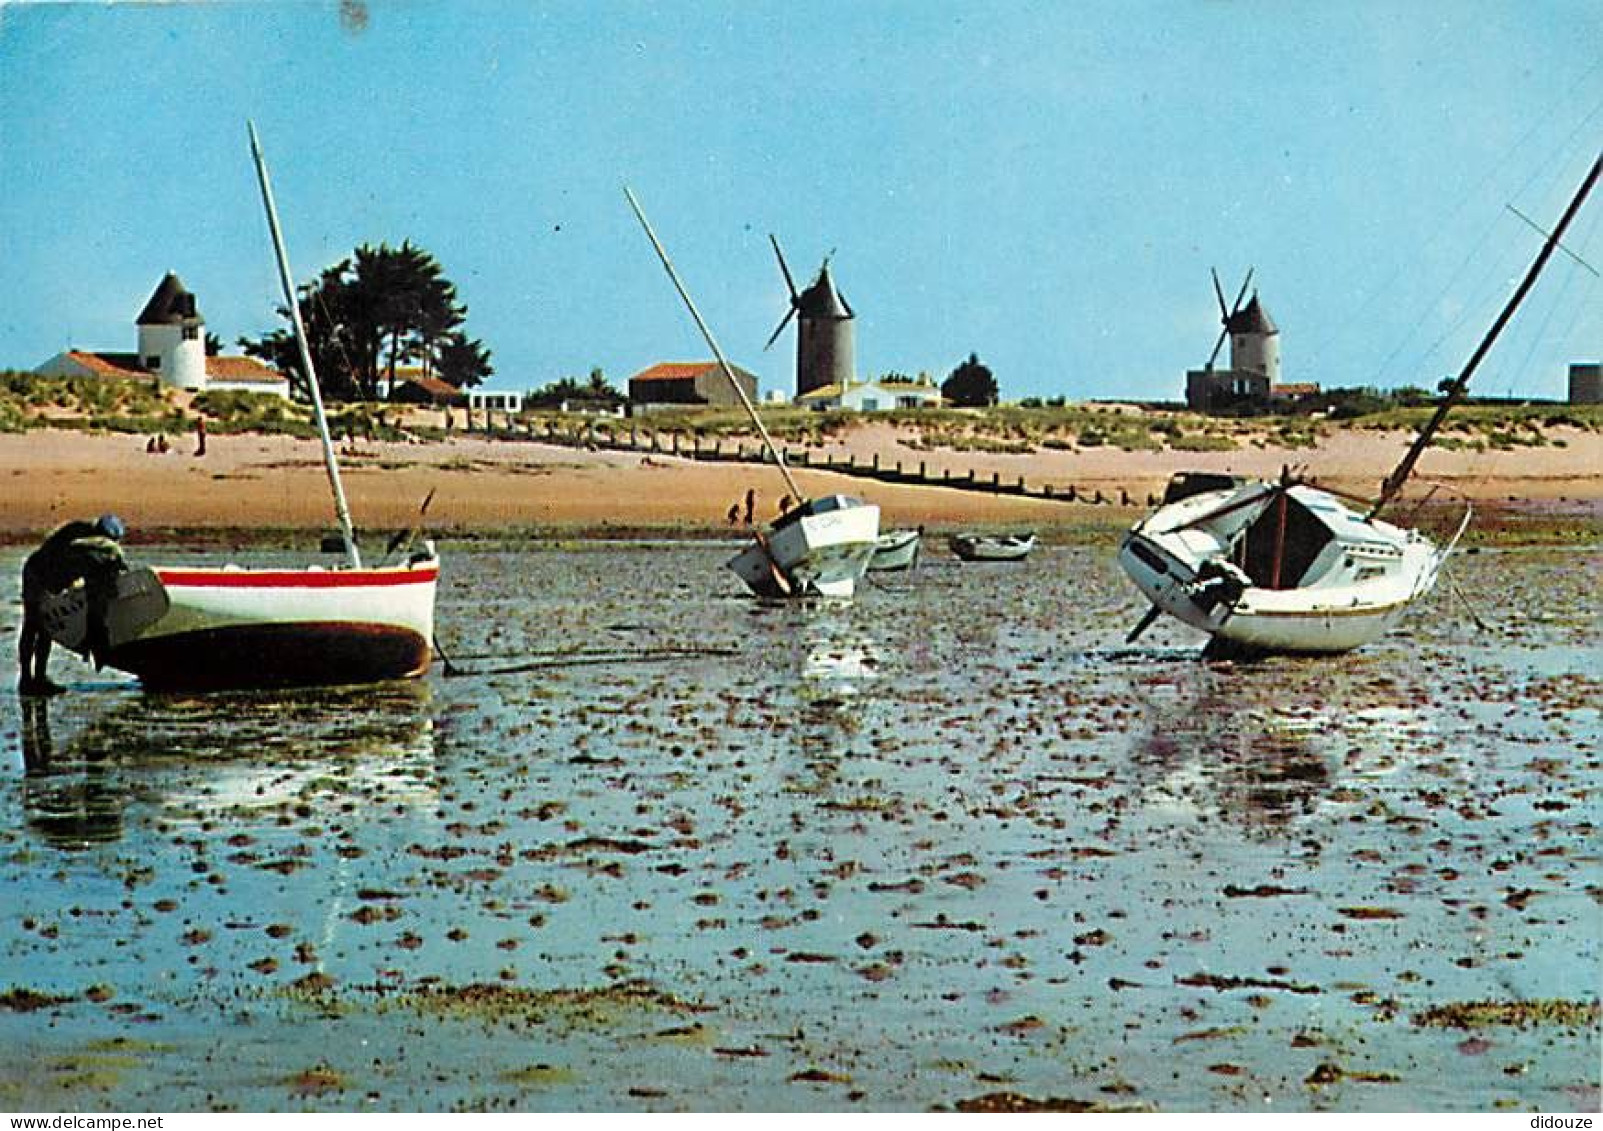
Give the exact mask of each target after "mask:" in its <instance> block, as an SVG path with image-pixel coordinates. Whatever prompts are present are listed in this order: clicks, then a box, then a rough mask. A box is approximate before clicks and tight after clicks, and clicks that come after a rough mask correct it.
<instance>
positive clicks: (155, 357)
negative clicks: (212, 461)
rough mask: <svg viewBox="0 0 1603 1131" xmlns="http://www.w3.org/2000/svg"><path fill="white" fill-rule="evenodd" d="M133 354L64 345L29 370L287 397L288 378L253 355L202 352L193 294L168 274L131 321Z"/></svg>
mask: <svg viewBox="0 0 1603 1131" xmlns="http://www.w3.org/2000/svg"><path fill="white" fill-rule="evenodd" d="M135 325H136V326H137V327H138V331H139V336H138V346H139V348H138V350H137V351H136V352H134V353H120V352H109V351H105V350H83V349H77V348H75V347H69V348H68V349H65V350H63V351H62V352H61V353H58V354H57V355H56V356H55V357H52V358H51V359H50V360H49V361H46V362H45V363H44V364H43V365H41V366H39V367H38V368H37V369H35V370H34V372H35V373H37V374H39V375H40V376H41V377H145V378H149V377H155V378H157V379H159V380H160V381H161V383H162V384H164V385H170V386H171V387H173V388H175V389H187V390H190V391H192V392H204V391H206V390H217V391H220V392H229V391H233V392H247V393H270V394H272V395H274V396H279V397H283V398H284V399H286V400H288V399H289V381H288V380H286V379H285V377H284V375H283V374H282V373H279V372H278V371H277V370H275V369H272V368H270V367H269V366H266V365H263V364H262V363H261V362H260V361H257V360H256V359H255V358H253V357H237V356H235V357H223V356H217V357H208V356H206V321H205V319H204V318H202V317H201V314H200V310H199V309H198V308H197V306H196V304H195V296H194V295H192V294H190V293H189V292H188V291H187V290H185V289H184V284H183V283H181V282H180V281H179V279H178V276H177V275H175V274H173V273H172V272H170V271H169V272H168V273H167V275H166V277H165V278H163V279H162V281H161V283H160V284H158V285H157V287H156V292H155V293H154V294H152V295H151V296H150V301H149V302H147V303H145V308H144V309H143V310H142V311H140V312H139V317H138V318H137V319H136V320H135Z"/></svg>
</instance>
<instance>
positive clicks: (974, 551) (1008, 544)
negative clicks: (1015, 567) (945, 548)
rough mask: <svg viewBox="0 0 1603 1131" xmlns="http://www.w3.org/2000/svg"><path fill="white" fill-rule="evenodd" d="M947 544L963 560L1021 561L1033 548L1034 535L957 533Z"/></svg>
mask: <svg viewBox="0 0 1603 1131" xmlns="http://www.w3.org/2000/svg"><path fill="white" fill-rule="evenodd" d="M948 545H949V546H950V547H951V549H952V553H954V554H956V555H957V556H958V557H959V558H961V559H962V560H963V561H965V562H1021V561H1023V560H1024V559H1025V558H1027V557H1029V556H1030V551H1031V550H1033V549H1035V535H1033V534H1029V535H1022V536H1020V535H1009V536H1007V537H996V536H991V535H984V534H957V535H954V536H953V537H952V539H951V540H950V542H948Z"/></svg>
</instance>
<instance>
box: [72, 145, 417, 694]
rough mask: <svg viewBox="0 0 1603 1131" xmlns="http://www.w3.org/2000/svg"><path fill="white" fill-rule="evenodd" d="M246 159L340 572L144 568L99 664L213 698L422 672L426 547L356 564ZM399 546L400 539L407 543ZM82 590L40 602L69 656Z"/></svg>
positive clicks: (313, 388) (279, 249) (82, 618)
mask: <svg viewBox="0 0 1603 1131" xmlns="http://www.w3.org/2000/svg"><path fill="white" fill-rule="evenodd" d="M248 128H249V132H250V143H251V154H252V157H253V159H254V161H255V164H256V173H257V179H258V181H259V183H260V185H261V191H262V203H263V206H264V208H265V209H266V212H267V223H268V228H269V230H270V232H271V235H272V239H273V250H274V253H275V255H276V258H277V264H278V274H279V282H280V284H281V285H282V288H283V292H284V303H285V306H286V307H287V308H288V309H289V312H290V319H291V322H292V323H293V325H294V330H295V340H296V343H297V345H298V347H299V349H300V357H301V364H302V366H303V367H304V369H305V373H306V377H307V385H308V388H309V390H310V392H311V398H312V408H313V412H314V415H315V416H316V419H317V428H318V435H319V437H320V439H321V441H322V447H323V463H324V468H325V470H326V471H327V473H328V479H329V485H330V487H331V489H332V491H333V495H334V508H335V513H336V516H337V518H338V521H339V526H340V532H341V536H342V538H343V541H344V544H345V556H346V565H345V567H344V568H338V569H327V568H324V567H322V566H311V567H309V568H305V569H281V568H265V569H262V568H256V569H247V568H242V567H239V566H234V565H229V566H221V567H212V566H154V567H148V568H143V569H134V570H130V571H129V572H128V573H125V574H122V575H121V576H119V577H118V578H117V579H116V587H115V591H114V593H113V595H112V596H111V600H110V604H109V608H108V609H107V610H106V611H105V614H104V621H105V624H104V628H105V644H106V648H105V651H104V654H103V655H101V656H100V657H98V658H99V659H100V660H101V661H102V662H104V663H105V664H107V665H108V666H110V667H113V668H116V669H118V670H120V671H125V672H128V673H129V674H131V675H134V676H137V677H138V678H139V680H140V682H141V683H143V684H144V685H145V686H146V687H147V688H151V689H184V690H217V689H225V688H262V687H292V686H309V685H326V684H347V683H370V682H375V681H378V680H387V679H404V678H411V677H416V676H420V675H422V674H423V673H424V672H425V671H427V670H428V667H429V662H430V659H431V655H432V653H431V644H432V641H433V639H434V597H435V589H436V586H437V584H438V582H439V576H440V563H439V558H438V556H437V555H436V554H435V552H434V548H433V546H432V544H430V543H429V542H428V541H427V540H424V541H423V542H421V543H420V544H419V545H418V546H417V547H416V548H415V549H414V548H413V547H412V546H411V545H410V544H407V545H403V546H402V547H400V548H399V558H400V560H399V561H397V562H395V563H394V564H388V565H381V566H378V567H374V568H369V567H364V566H363V565H362V559H361V554H360V552H359V551H358V549H357V545H356V537H355V533H354V531H353V529H352V525H351V516H350V510H349V508H348V507H347V505H346V502H345V491H344V487H343V485H342V484H341V482H340V475H339V463H338V461H337V460H336V458H335V455H334V445H333V441H332V439H331V437H330V435H329V430H328V419H327V416H326V414H325V413H324V410H323V398H322V392H321V390H320V388H319V386H318V382H317V374H316V372H315V370H314V369H313V366H312V358H311V350H310V348H309V347H308V345H307V341H306V329H305V327H304V326H303V325H302V323H301V316H300V304H299V303H298V302H297V300H296V295H295V286H294V281H293V276H291V274H290V270H289V261H288V257H287V256H286V254H285V251H284V241H283V237H282V235H281V233H280V231H279V225H278V212H277V209H276V208H275V206H274V204H273V194H272V186H271V184H270V182H269V180H268V176H267V165H266V162H265V161H264V160H263V158H262V151H261V146H260V144H259V142H258V141H257V137H256V129H255V127H254V126H249V127H248ZM408 542H410V539H409V540H408ZM88 606H89V599H88V596H87V594H86V592H85V591H84V589H83V588H82V587H79V588H77V589H73V590H69V591H68V592H67V593H65V594H61V595H59V596H58V597H56V598H53V599H51V600H50V601H48V602H47V606H46V608H45V610H44V614H45V618H46V624H47V628H48V629H49V631H50V632H51V635H52V637H53V638H54V639H56V640H57V641H59V642H60V643H62V644H63V645H65V646H66V647H68V648H72V649H75V650H82V649H83V648H84V647H85V644H86V639H87V621H88Z"/></svg>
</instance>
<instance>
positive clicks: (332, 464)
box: [245, 120, 362, 569]
mask: <svg viewBox="0 0 1603 1131" xmlns="http://www.w3.org/2000/svg"><path fill="white" fill-rule="evenodd" d="M245 128H246V129H247V130H249V131H250V153H251V157H252V158H253V159H254V160H255V162H256V179H257V181H259V182H260V183H261V186H262V204H264V205H265V206H266V208H267V227H268V230H269V231H271V232H272V235H273V252H274V254H275V255H276V256H277V257H278V281H279V283H280V284H281V285H282V286H283V288H284V305H285V306H287V307H288V308H289V318H290V322H291V323H292V324H293V325H294V327H295V345H296V346H297V347H298V348H299V349H300V355H301V368H302V369H303V370H305V372H306V388H307V390H308V391H309V392H310V393H311V395H312V414H313V415H314V416H315V417H316V418H317V435H318V438H319V439H320V440H322V442H323V468H324V470H325V471H327V472H328V485H329V486H330V487H331V488H333V490H334V515H335V517H336V518H338V519H339V524H340V536H341V537H342V538H343V539H344V540H345V558H346V560H347V561H349V562H350V564H351V568H352V569H361V568H362V555H361V552H360V551H359V550H357V548H356V532H355V530H354V529H352V527H351V510H350V507H348V506H347V505H346V503H345V488H344V486H342V485H341V483H340V465H339V461H338V460H336V459H335V458H334V441H333V438H332V437H330V436H329V434H328V416H327V414H325V413H324V411H323V392H322V390H321V389H320V388H319V387H318V384H317V371H316V370H315V369H313V368H312V350H311V347H310V346H309V345H308V344H307V342H306V326H305V325H304V324H303V323H302V322H301V305H300V303H299V302H297V301H295V280H294V277H293V276H292V275H291V274H290V272H289V256H287V255H286V254H285V252H284V236H283V233H281V232H280V231H279V228H278V209H277V208H276V207H274V205H273V186H272V185H271V184H270V183H269V182H268V179H267V162H266V161H265V160H263V158H262V146H261V142H259V141H258V140H257V139H256V125H255V123H254V122H251V121H249V120H247V121H246V122H245Z"/></svg>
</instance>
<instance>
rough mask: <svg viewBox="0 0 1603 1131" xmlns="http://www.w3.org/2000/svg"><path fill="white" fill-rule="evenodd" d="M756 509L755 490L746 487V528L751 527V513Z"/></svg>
mask: <svg viewBox="0 0 1603 1131" xmlns="http://www.w3.org/2000/svg"><path fill="white" fill-rule="evenodd" d="M756 509H757V491H756V488H753V487H747V488H746V525H747V526H750V525H751V523H752V517H753V512H754V511H755V510H756Z"/></svg>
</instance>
